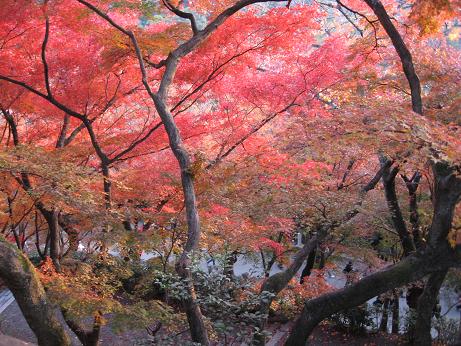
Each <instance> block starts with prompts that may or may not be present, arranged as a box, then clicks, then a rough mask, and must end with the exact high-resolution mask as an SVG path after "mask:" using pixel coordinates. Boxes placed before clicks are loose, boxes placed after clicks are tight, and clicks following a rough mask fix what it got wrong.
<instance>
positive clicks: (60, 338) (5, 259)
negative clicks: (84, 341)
mask: <svg viewBox="0 0 461 346" xmlns="http://www.w3.org/2000/svg"><path fill="white" fill-rule="evenodd" d="M0 277H1V278H2V279H3V281H4V282H5V284H6V285H7V286H8V288H9V289H10V290H11V292H13V295H14V298H15V299H16V301H17V302H18V305H19V307H20V309H21V311H22V313H23V315H24V318H25V319H26V321H27V323H28V324H29V326H30V328H31V329H32V331H33V332H34V333H35V335H36V337H37V340H38V344H39V345H40V346H67V345H70V338H69V336H68V335H67V334H66V332H65V330H64V328H63V326H62V325H61V323H60V322H59V320H58V318H57V316H56V310H55V309H54V307H53V305H51V303H50V302H48V300H47V298H46V294H45V291H44V289H43V286H42V284H41V283H40V280H39V279H38V277H37V274H36V273H35V268H34V266H33V265H32V263H30V262H29V260H28V259H27V258H26V257H25V256H24V255H23V254H22V253H20V252H19V251H18V250H16V249H14V247H12V246H11V245H10V244H8V243H6V242H5V241H4V240H0Z"/></svg>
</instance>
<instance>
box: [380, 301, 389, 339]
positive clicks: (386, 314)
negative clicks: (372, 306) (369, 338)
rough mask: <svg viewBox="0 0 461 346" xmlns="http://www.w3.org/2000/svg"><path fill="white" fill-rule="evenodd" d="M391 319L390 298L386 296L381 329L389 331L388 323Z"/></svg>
mask: <svg viewBox="0 0 461 346" xmlns="http://www.w3.org/2000/svg"><path fill="white" fill-rule="evenodd" d="M388 321H389V298H384V303H383V316H382V318H381V323H380V324H379V330H380V331H382V332H385V333H387V331H388V329H387V323H388Z"/></svg>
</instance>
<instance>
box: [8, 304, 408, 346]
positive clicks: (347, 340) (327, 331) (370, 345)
mask: <svg viewBox="0 0 461 346" xmlns="http://www.w3.org/2000/svg"><path fill="white" fill-rule="evenodd" d="M272 328H274V329H273V335H272V337H271V340H270V341H269V342H268V346H280V345H283V344H284V342H285V340H286V338H287V337H288V331H289V330H290V328H291V324H289V323H288V324H284V325H272ZM0 333H2V334H5V335H9V336H12V337H15V338H17V339H20V340H23V341H26V342H30V343H36V342H37V340H36V338H35V335H34V334H33V332H32V330H31V329H30V328H29V326H28V325H27V322H26V320H25V319H24V317H23V315H22V313H21V310H20V309H19V306H18V305H17V303H16V302H13V303H12V304H11V305H10V306H9V307H8V308H7V309H5V311H3V313H2V314H1V315H0ZM69 334H70V335H72V337H73V338H72V344H73V345H76V346H77V345H80V343H79V341H78V339H77V338H76V337H75V335H74V334H73V333H69ZM143 339H144V340H147V333H146V332H145V331H143V330H139V331H133V332H129V333H124V334H114V333H113V332H112V331H111V329H110V328H103V329H102V335H101V345H103V346H129V345H139V343H138V342H139V341H140V340H143ZM402 344H404V342H403V340H402V339H401V338H399V336H395V335H382V334H372V335H366V336H350V335H347V334H346V333H343V332H339V331H338V330H336V329H335V328H334V327H332V326H331V325H328V324H325V325H321V326H319V327H318V328H317V329H316V330H315V331H314V333H313V335H312V336H311V338H310V345H314V346H337V345H349V346H393V345H402Z"/></svg>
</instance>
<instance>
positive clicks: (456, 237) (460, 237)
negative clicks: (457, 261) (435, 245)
mask: <svg viewBox="0 0 461 346" xmlns="http://www.w3.org/2000/svg"><path fill="white" fill-rule="evenodd" d="M447 240H448V243H449V244H450V246H451V247H452V248H455V247H456V246H457V245H461V228H458V227H453V228H452V229H451V231H450V233H449V234H448V237H447Z"/></svg>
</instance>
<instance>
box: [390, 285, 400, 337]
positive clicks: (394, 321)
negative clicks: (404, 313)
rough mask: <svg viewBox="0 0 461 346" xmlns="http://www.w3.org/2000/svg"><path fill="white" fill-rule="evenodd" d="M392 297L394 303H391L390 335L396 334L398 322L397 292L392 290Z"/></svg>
mask: <svg viewBox="0 0 461 346" xmlns="http://www.w3.org/2000/svg"><path fill="white" fill-rule="evenodd" d="M393 297H394V301H393V302H392V334H398V333H399V322H400V320H399V319H400V301H399V298H400V296H399V291H398V290H394V292H393Z"/></svg>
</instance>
